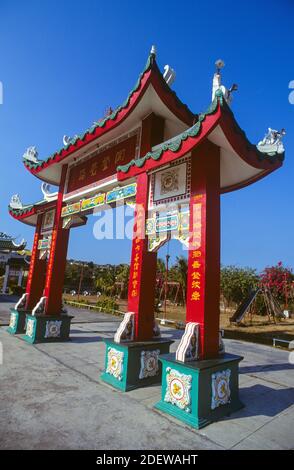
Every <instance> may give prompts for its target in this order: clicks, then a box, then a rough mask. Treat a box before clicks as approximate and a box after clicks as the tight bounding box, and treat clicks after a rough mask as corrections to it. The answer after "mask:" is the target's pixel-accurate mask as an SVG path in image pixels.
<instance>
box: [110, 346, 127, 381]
mask: <svg viewBox="0 0 294 470" xmlns="http://www.w3.org/2000/svg"><path fill="white" fill-rule="evenodd" d="M123 360H124V352H123V351H119V350H118V349H115V348H108V351H107V367H106V373H107V374H110V375H113V377H115V378H116V379H117V380H122V377H123Z"/></svg>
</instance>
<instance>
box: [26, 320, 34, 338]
mask: <svg viewBox="0 0 294 470" xmlns="http://www.w3.org/2000/svg"><path fill="white" fill-rule="evenodd" d="M35 329H36V320H34V319H33V318H28V319H27V324H26V335H27V336H29V337H30V338H33V337H34V334H35Z"/></svg>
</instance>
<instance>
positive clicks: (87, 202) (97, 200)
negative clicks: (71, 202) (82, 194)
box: [81, 193, 105, 211]
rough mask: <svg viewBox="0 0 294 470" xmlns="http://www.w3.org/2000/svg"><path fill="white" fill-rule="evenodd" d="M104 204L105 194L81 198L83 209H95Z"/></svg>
mask: <svg viewBox="0 0 294 470" xmlns="http://www.w3.org/2000/svg"><path fill="white" fill-rule="evenodd" d="M103 204H105V194H104V193H102V194H97V195H96V196H93V197H89V198H87V199H82V200H81V211H87V210H89V209H94V208H95V207H99V206H103Z"/></svg>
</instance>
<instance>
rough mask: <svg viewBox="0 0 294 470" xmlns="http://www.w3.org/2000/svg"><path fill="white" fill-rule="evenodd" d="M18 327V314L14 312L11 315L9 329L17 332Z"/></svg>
mask: <svg viewBox="0 0 294 470" xmlns="http://www.w3.org/2000/svg"><path fill="white" fill-rule="evenodd" d="M16 325H17V314H16V313H14V312H12V313H11V314H10V321H9V328H11V329H12V330H15V329H16Z"/></svg>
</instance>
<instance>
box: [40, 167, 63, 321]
mask: <svg viewBox="0 0 294 470" xmlns="http://www.w3.org/2000/svg"><path fill="white" fill-rule="evenodd" d="M66 172H67V165H64V166H63V167H62V174H61V182H60V186H59V192H58V197H57V203H56V210H55V218H54V226H53V230H52V241H51V247H50V255H49V261H48V267H47V273H46V283H45V289H44V296H45V297H47V301H46V306H45V314H46V315H58V314H60V313H61V308H62V292H63V282H64V274H65V268H66V255H67V247H68V239H69V230H67V229H63V228H62V217H61V211H62V200H63V192H64V186H65V179H66Z"/></svg>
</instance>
